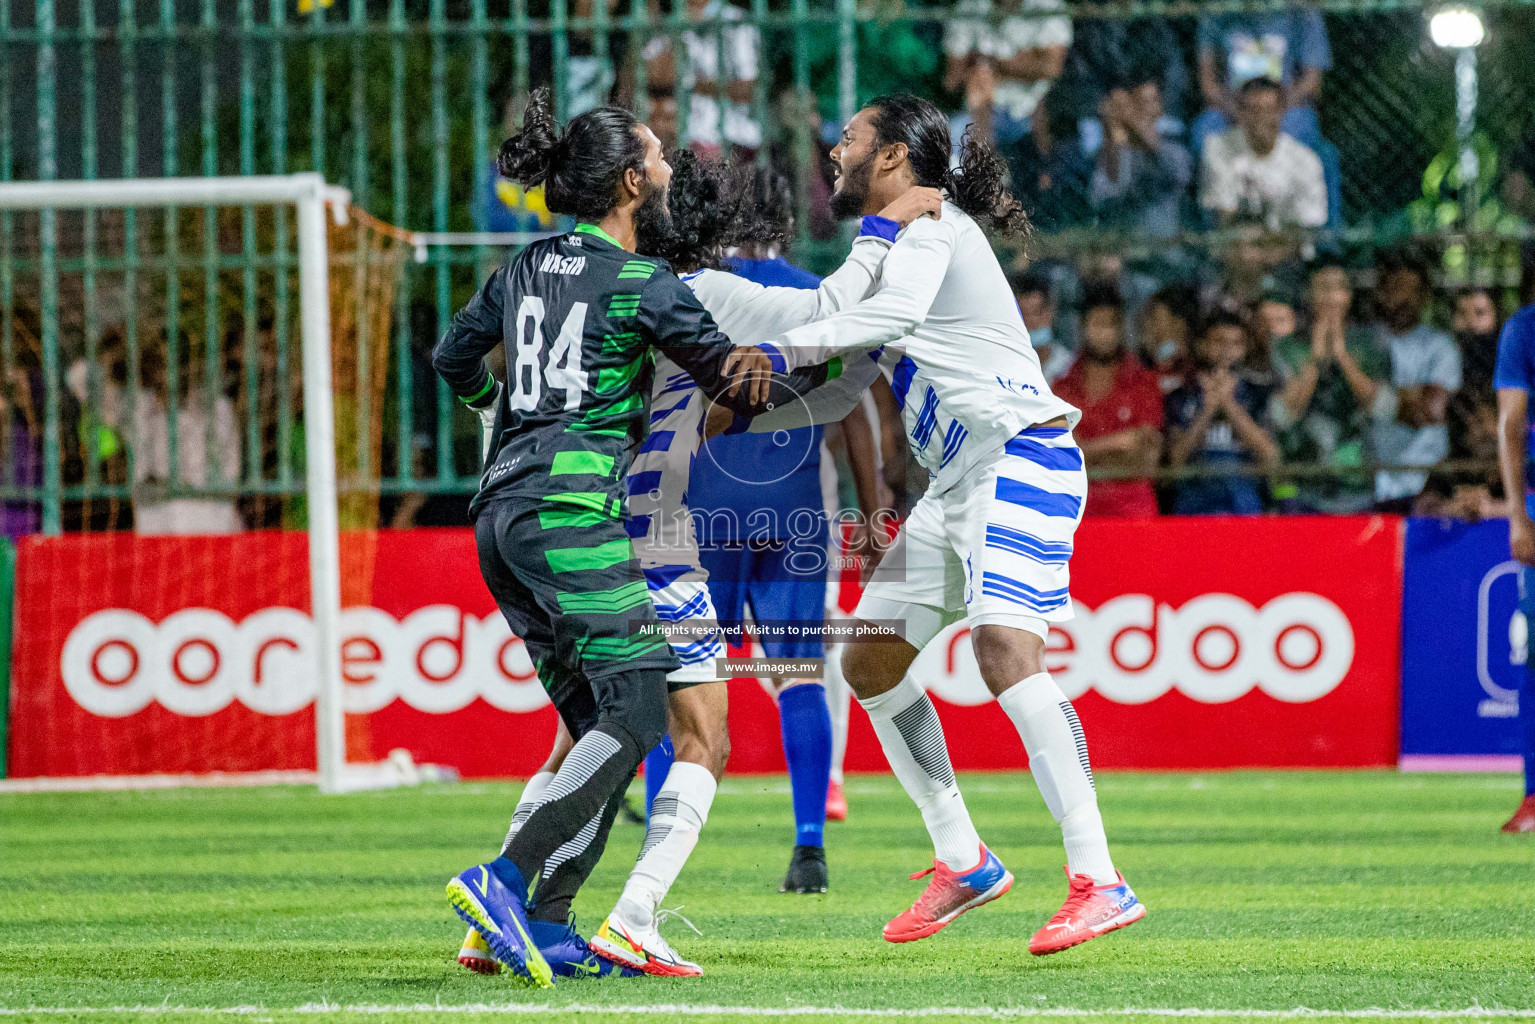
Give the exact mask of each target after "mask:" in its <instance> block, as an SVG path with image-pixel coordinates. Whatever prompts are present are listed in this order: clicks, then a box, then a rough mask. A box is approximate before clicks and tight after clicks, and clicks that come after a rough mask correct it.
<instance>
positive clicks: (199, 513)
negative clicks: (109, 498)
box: [133, 384, 245, 537]
mask: <svg viewBox="0 0 1535 1024" xmlns="http://www.w3.org/2000/svg"><path fill="white" fill-rule="evenodd" d="M208 412H209V407H208V395H207V392H206V391H205V390H204V389H203V387H202V385H200V384H195V385H193V386H191V387H189V388H187V390H186V396H185V397H184V398H183V399H182V402H181V407H180V408H179V409H177V410H176V472H175V474H174V480H173V474H172V472H171V447H170V419H169V417H168V416H167V413H166V407H165V403H164V401H163V398H162V396H161V395H159V394H157V393H155V392H152V391H149V390H146V389H141V390H140V391H139V393H138V403H137V407H136V413H137V415H136V416H135V417H134V430H133V434H134V438H133V444H134V450H135V453H136V457H135V459H134V464H133V477H134V479H133V483H134V496H133V526H134V532H136V533H138V534H140V535H141V536H147V537H153V536H165V535H171V534H217V533H239V532H241V531H242V530H244V529H245V523H244V521H243V520H242V519H241V518H240V513H239V511H238V510H237V509H236V508H235V501H234V498H233V497H225V496H217V497H215V496H207V497H167V496H165V495H164V494H162V493H160V489H161V488H165V487H169V486H172V484H173V483H174V485H175V486H179V487H206V486H217V485H220V484H224V485H229V484H235V483H238V482H239V479H240V434H239V428H238V426H237V424H236V420H235V410H234V405H233V403H231V402H230V401H229V399H228V398H227V397H226V396H225V395H223V394H218V395H216V396H214V400H213V407H212V412H213V430H212V436H211V440H212V442H213V447H212V448H211V449H210V448H209V446H208V442H209V440H210V436H209V430H208Z"/></svg>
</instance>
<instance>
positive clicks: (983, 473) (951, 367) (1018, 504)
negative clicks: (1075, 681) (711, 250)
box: [752, 202, 1087, 648]
mask: <svg viewBox="0 0 1535 1024" xmlns="http://www.w3.org/2000/svg"><path fill="white" fill-rule="evenodd" d="M774 343H775V344H777V345H779V346H780V347H782V348H783V349H785V350H793V351H796V352H799V353H801V358H803V359H804V360H805V361H806V362H807V363H808V362H815V361H817V360H823V359H826V358H828V357H829V356H832V355H836V354H839V353H840V354H843V355H844V357H845V358H846V359H847V360H848V361H849V365H860V364H861V360H860V359H859V358H858V356H857V355H856V353H858V352H861V351H868V350H871V349H873V348H875V347H876V346H881V347H882V349H881V350H880V351H881V354H880V355H879V361H880V364H881V365H882V366H883V367H884V368H885V369H886V372H888V373H889V375H890V385H891V390H892V391H894V392H895V397H896V401H897V402H898V403H899V404H900V406H901V409H902V415H903V417H904V419H905V424H906V434H907V438H908V440H909V442H910V444H911V449H912V453H913V455H914V456H915V457H916V459H917V461H918V462H919V463H920V464H921V465H922V466H924V467H925V468H926V469H927V470H928V472H929V473H930V474H931V477H932V482H931V483H930V484H929V486H928V490H927V493H926V494H925V495H924V496H923V497H922V499H921V501H919V502H918V503H917V505H916V506H915V507H914V508H913V509H912V513H911V515H910V517H908V519H907V521H906V523H905V525H904V526H903V527H902V528H901V532H900V534H899V535H898V536H897V538H896V541H895V544H894V546H893V547H892V548H891V550H890V551H889V552H887V553H886V555H885V557H884V559H883V560H882V561H881V562H880V565H879V566H878V567H877V568H876V569H875V571H874V574H873V576H872V577H871V579H870V581H869V585H868V587H867V588H866V589H865V590H864V595H863V599H862V600H861V601H860V603H859V606H858V610H857V612H856V615H857V616H858V617H859V618H861V619H865V620H894V621H896V622H898V623H900V624H901V625H902V627H903V628H904V630H905V636H906V639H907V640H908V641H909V642H911V643H912V644H913V645H914V646H916V647H919V648H920V647H922V646H923V645H925V644H926V643H927V642H928V641H930V640H931V639H932V638H933V637H934V636H936V635H937V633H938V631H939V630H941V629H942V628H943V627H944V626H946V625H948V624H950V623H952V622H956V621H958V620H959V619H961V618H966V617H967V616H968V619H969V621H970V624H971V625H972V626H976V625H985V624H998V625H1007V626H1012V627H1015V628H1020V629H1027V630H1029V631H1031V632H1034V633H1037V634H1038V635H1040V636H1046V635H1047V634H1048V630H1049V627H1048V623H1050V622H1060V621H1064V620H1067V619H1070V618H1071V617H1072V609H1071V595H1070V576H1069V571H1068V562H1069V560H1070V558H1071V551H1072V538H1073V535H1074V534H1075V532H1076V527H1077V524H1078V523H1079V522H1080V521H1081V518H1082V507H1083V503H1084V500H1085V498H1086V495H1087V474H1086V471H1085V468H1084V466H1083V460H1082V452H1081V450H1080V449H1079V448H1078V447H1077V446H1076V443H1075V442H1074V441H1073V440H1072V437H1071V432H1070V428H1071V427H1072V426H1075V425H1076V423H1077V422H1078V420H1080V419H1081V413H1080V412H1079V411H1078V410H1077V409H1076V408H1075V407H1074V406H1072V405H1070V404H1069V403H1067V402H1065V401H1063V400H1062V399H1060V398H1058V397H1056V395H1055V394H1054V393H1053V392H1052V391H1051V390H1050V385H1049V384H1048V383H1047V382H1046V381H1045V377H1044V373H1043V372H1042V371H1041V369H1040V365H1039V358H1038V356H1036V355H1035V353H1034V347H1033V346H1032V345H1031V344H1030V343H1029V333H1028V330H1027V329H1026V328H1025V327H1024V325H1023V318H1022V316H1021V315H1020V314H1019V312H1018V305H1017V302H1016V301H1015V300H1014V298H1013V294H1012V290H1011V289H1010V288H1009V287H1008V283H1007V279H1006V276H1005V275H1004V274H1003V272H1002V267H1001V265H1000V264H999V263H998V262H997V258H996V255H995V254H994V253H993V252H992V250H991V245H990V243H989V242H988V241H987V239H986V236H985V234H984V233H982V231H981V229H980V227H979V226H978V225H977V224H976V223H975V221H974V220H972V219H971V218H970V217H969V216H967V215H966V214H965V213H964V212H963V211H961V210H960V209H959V208H958V207H956V206H954V205H953V204H952V203H948V202H946V203H944V205H943V212H942V216H941V219H939V220H936V221H934V220H930V219H921V220H918V221H916V222H915V223H913V224H912V225H910V226H909V227H907V228H906V229H905V230H904V231H902V232H900V233H899V235H898V236H897V237H896V240H895V244H894V245H893V246H892V247H891V250H890V254H889V255H888V256H887V257H886V258H885V263H884V265H883V267H882V268H881V271H880V284H879V286H878V288H877V289H876V291H875V293H874V294H873V295H872V296H871V297H870V298H869V299H867V300H865V301H864V302H861V303H859V304H858V305H856V306H854V307H852V308H851V309H848V310H846V311H844V312H842V313H838V314H836V315H834V316H830V317H827V318H826V319H824V320H821V321H818V322H816V323H814V324H810V325H807V326H805V327H801V328H797V329H795V330H792V331H788V332H786V333H785V335H784V336H783V337H782V338H778V339H775V341H774ZM818 390H823V389H818ZM836 411H838V410H828V411H827V413H826V414H827V415H831V414H834V413H835V412H836ZM783 419H784V416H783V414H782V413H781V411H780V410H774V411H773V412H771V413H768V414H766V417H765V418H764V419H763V422H762V423H761V424H759V423H757V422H756V421H753V422H752V429H754V430H757V429H768V428H771V427H773V426H777V425H781V424H782V421H783ZM1054 421H1060V422H1063V423H1064V424H1066V425H1065V426H1049V427H1047V426H1044V424H1047V423H1052V422H1054Z"/></svg>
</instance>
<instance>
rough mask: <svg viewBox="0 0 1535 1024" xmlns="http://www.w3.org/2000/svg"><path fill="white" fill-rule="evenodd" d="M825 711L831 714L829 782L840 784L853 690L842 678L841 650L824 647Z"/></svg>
mask: <svg viewBox="0 0 1535 1024" xmlns="http://www.w3.org/2000/svg"><path fill="white" fill-rule="evenodd" d="M823 682H824V683H825V684H826V710H828V711H830V712H831V780H832V781H833V782H836V783H839V784H840V783H841V782H842V761H843V759H844V758H845V757H847V721H848V714H849V712H851V711H852V701H853V690H852V687H850V686H848V685H847V680H846V679H844V678H842V648H841V646H840V645H833V644H828V645H827V647H826V677H825V679H824V680H823Z"/></svg>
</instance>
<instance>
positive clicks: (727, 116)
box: [644, 0, 762, 157]
mask: <svg viewBox="0 0 1535 1024" xmlns="http://www.w3.org/2000/svg"><path fill="white" fill-rule="evenodd" d="M673 2H675V3H684V4H686V12H685V20H686V21H687V23H688V24H689V25H690V26H693V27H690V28H688V29H686V30H684V31H683V32H682V33H681V39H682V45H683V47H684V48H685V49H686V50H687V63H686V66H685V67H684V68H683V69H680V70H679V69H678V67H677V55H676V54H675V53H674V52H673V50H672V40H671V37H670V36H668V35H666V34H665V33H657V34H655V35H654V36H652V37H651V40H650V42H649V43H648V44H646V46H645V50H644V59H645V83H646V86H647V88H648V89H649V90H650V94H651V95H652V96H653V97H655V96H671V97H673V98H675V97H676V95H677V92H678V91H679V90H681V89H682V88H683V87H684V86H686V87H688V88H689V89H691V90H692V100H691V103H690V104H689V106H688V118H687V138H686V139H684V140H682V142H683V144H684V145H686V146H687V147H688V148H689V149H692V150H694V151H696V152H698V153H700V154H701V155H704V156H711V157H712V156H718V155H719V153H720V151H721V149H722V148H723V145H724V143H726V142H728V143H729V144H730V145H732V146H737V147H740V148H741V149H744V150H747V151H748V153H750V152H755V151H756V149H757V147H759V146H761V145H762V126H761V125H760V124H758V123H757V120H756V118H755V117H753V116H752V107H751V101H752V93H753V91H754V90H755V89H756V83H757V49H758V46H759V45H760V43H761V40H760V38H759V34H758V32H757V29H756V26H754V25H747V24H743V21H744V19H745V17H746V15H745V14H744V13H743V12H742V11H741V9H740V8H739V7H735V6H732V5H731V4H728V3H725V2H724V0H673ZM721 23H723V28H720V29H718V30H717V29H716V26H719V25H720V24H721ZM722 44H723V45H722ZM722 49H723V51H724V66H723V67H721V65H720V56H721V54H720V51H721V50H722Z"/></svg>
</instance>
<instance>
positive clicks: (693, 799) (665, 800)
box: [614, 761, 716, 927]
mask: <svg viewBox="0 0 1535 1024" xmlns="http://www.w3.org/2000/svg"><path fill="white" fill-rule="evenodd" d="M715 788H716V783H715V781H714V775H713V773H711V772H710V771H709V769H707V768H705V767H704V766H703V765H701V764H692V763H691V762H688V761H674V762H672V767H671V770H670V771H668V772H667V773H666V781H665V782H663V783H662V784H661V790H660V792H658V793H656V799H655V802H654V803H652V804H651V805H650V824H649V826H647V827H646V829H645V845H644V846H642V847H641V848H640V858H639V860H638V861H636V862H635V865H634V870H633V871H631V872H629V881H628V882H626V883H625V884H624V892H623V895H622V896H620V897H619V898H618V906H617V907H615V908H614V912H615V913H616V914H618V915H619V916H620V917H622V918H623V920H624V922H625V923H626V924H632V925H635V926H636V927H647V926H649V925H650V924H651V923H652V922H653V921H654V920H655V916H656V911H657V910H659V909H661V901H662V900H664V899H665V898H666V893H667V891H668V890H670V889H671V887H672V883H673V882H675V881H677V876H678V875H679V874H681V873H682V865H684V864H686V863H687V860H688V855H689V854H691V853H692V852H693V847H695V846H697V845H698V833H699V832H700V831H701V830H702V829H703V827H704V822H706V821H708V820H709V805H710V804H712V803H714V791H715Z"/></svg>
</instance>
